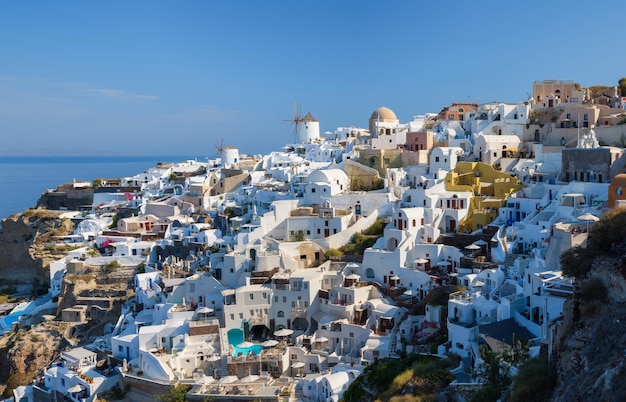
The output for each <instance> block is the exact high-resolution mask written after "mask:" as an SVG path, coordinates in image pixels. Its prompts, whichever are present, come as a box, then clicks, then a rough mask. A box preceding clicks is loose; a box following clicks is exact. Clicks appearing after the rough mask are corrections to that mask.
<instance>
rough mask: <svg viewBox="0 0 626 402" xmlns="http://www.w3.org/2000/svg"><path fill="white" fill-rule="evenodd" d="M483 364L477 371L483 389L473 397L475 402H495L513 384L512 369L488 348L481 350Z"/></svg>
mask: <svg viewBox="0 0 626 402" xmlns="http://www.w3.org/2000/svg"><path fill="white" fill-rule="evenodd" d="M480 357H481V358H482V360H483V363H482V364H481V365H480V368H478V369H477V370H476V373H475V375H476V377H478V379H479V380H481V382H482V383H483V384H484V385H483V388H482V389H481V390H480V391H478V392H477V393H476V394H474V396H473V397H472V401H473V402H485V401H487V402H489V401H491V402H495V401H497V400H498V399H499V398H500V395H501V394H502V391H504V390H505V389H506V388H507V387H508V386H509V385H511V382H512V376H511V367H510V366H509V365H508V364H506V363H505V362H504V361H503V359H502V357H501V356H500V355H498V354H497V353H496V352H493V351H492V350H491V349H489V348H488V347H485V346H482V347H481V348H480Z"/></svg>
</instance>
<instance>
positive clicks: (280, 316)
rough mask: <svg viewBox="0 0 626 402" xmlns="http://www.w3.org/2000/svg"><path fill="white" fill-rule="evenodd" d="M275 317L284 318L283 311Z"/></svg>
mask: <svg viewBox="0 0 626 402" xmlns="http://www.w3.org/2000/svg"><path fill="white" fill-rule="evenodd" d="M277 316H278V318H284V317H285V313H284V312H283V311H279V312H278V314H277Z"/></svg>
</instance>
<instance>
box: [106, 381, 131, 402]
mask: <svg viewBox="0 0 626 402" xmlns="http://www.w3.org/2000/svg"><path fill="white" fill-rule="evenodd" d="M129 389H130V385H128V384H126V385H125V386H124V388H123V389H122V388H120V387H119V386H118V385H117V384H116V385H114V386H113V388H111V389H108V390H106V391H103V392H102V393H100V395H99V397H100V400H101V401H103V402H106V401H109V400H111V401H119V400H122V399H124V396H125V395H126V392H128V390H129Z"/></svg>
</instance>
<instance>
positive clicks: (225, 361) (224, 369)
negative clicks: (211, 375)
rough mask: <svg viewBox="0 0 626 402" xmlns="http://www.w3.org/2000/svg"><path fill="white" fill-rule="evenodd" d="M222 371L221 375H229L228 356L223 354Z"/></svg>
mask: <svg viewBox="0 0 626 402" xmlns="http://www.w3.org/2000/svg"><path fill="white" fill-rule="evenodd" d="M221 370H222V372H221V373H220V375H221V377H222V378H224V377H226V376H227V375H228V356H222V368H221Z"/></svg>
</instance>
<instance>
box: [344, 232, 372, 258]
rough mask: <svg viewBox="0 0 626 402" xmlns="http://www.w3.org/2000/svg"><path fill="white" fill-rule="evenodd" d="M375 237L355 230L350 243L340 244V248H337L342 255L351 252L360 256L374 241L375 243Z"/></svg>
mask: <svg viewBox="0 0 626 402" xmlns="http://www.w3.org/2000/svg"><path fill="white" fill-rule="evenodd" d="M377 239H378V237H377V236H366V235H364V234H362V233H360V232H357V233H355V234H353V235H352V239H350V243H348V244H344V245H343V246H341V248H339V251H341V252H342V253H343V254H344V255H346V254H351V255H358V256H362V255H363V252H364V251H365V249H366V248H369V247H372V246H373V245H374V243H376V240H377Z"/></svg>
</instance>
